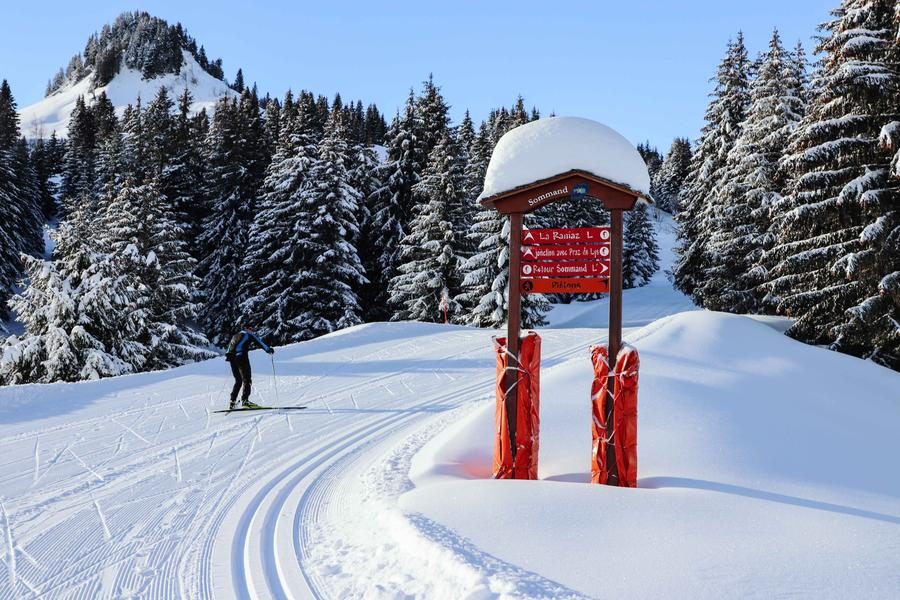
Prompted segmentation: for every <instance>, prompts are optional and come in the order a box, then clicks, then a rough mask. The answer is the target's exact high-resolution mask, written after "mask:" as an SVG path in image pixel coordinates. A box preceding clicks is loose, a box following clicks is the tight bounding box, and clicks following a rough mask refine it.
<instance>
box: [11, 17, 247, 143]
mask: <svg viewBox="0 0 900 600" xmlns="http://www.w3.org/2000/svg"><path fill="white" fill-rule="evenodd" d="M161 88H166V89H167V90H168V91H169V92H170V94H171V95H172V96H173V97H175V96H179V95H180V94H181V93H182V92H183V91H184V90H185V89H187V90H188V91H189V92H190V93H191V96H192V97H193V100H194V102H193V104H192V109H193V110H194V111H195V112H199V111H200V110H201V109H203V108H211V107H212V106H213V105H214V104H215V102H216V100H217V99H219V98H221V97H222V96H226V95H234V96H236V95H237V94H236V92H234V90H233V89H231V88H230V87H229V85H228V84H227V83H226V82H225V81H224V77H223V74H222V61H221V59H216V60H212V61H211V60H209V59H208V58H207V56H206V51H205V49H204V48H203V46H200V47H199V48H198V46H197V42H196V41H195V40H194V39H193V38H192V37H190V36H189V35H188V34H187V32H186V31H185V30H184V28H183V27H182V26H181V24H180V23H178V24H176V25H169V24H168V23H166V22H165V21H163V20H162V19H159V18H156V17H153V16H151V15H149V14H148V13H145V12H126V13H123V14H122V15H120V16H119V17H118V18H117V19H116V20H115V22H114V23H113V24H112V25H105V26H104V27H103V29H102V30H101V32H100V33H99V34H97V33H95V34H93V35H92V36H91V37H90V38H89V39H88V42H87V44H86V45H85V49H84V52H83V53H79V54H76V55H75V56H74V57H73V58H72V59H71V60H70V61H69V64H68V66H67V67H66V69H65V70H63V69H60V70H59V72H58V73H57V74H56V75H55V76H54V77H53V78H52V79H51V80H50V81H49V82H48V84H47V95H46V97H45V98H44V99H43V100H41V101H39V102H36V103H35V104H32V105H31V106H27V107H25V108H23V109H22V110H20V111H19V114H20V117H21V123H22V132H23V134H24V135H25V136H26V137H28V138H39V137H48V136H50V134H51V133H54V132H55V133H56V134H57V135H58V136H63V137H65V136H66V135H67V134H68V125H69V118H70V116H71V114H72V110H73V109H74V108H75V103H76V102H77V100H78V98H79V97H80V96H84V98H85V101H86V102H87V103H88V104H91V103H92V102H94V101H95V100H96V98H98V97H99V96H100V95H101V93H103V92H105V93H106V95H107V97H108V98H109V99H110V101H111V102H112V103H113V105H114V106H115V107H116V110H117V112H118V114H120V115H121V113H122V112H123V111H124V109H125V107H126V106H127V105H129V104H134V103H135V102H136V101H137V99H138V98H139V97H140V98H141V99H142V100H147V101H149V100H151V99H152V98H153V97H154V96H155V95H156V94H157V92H159V90H160V89H161Z"/></svg>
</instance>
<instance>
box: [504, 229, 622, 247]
mask: <svg viewBox="0 0 900 600" xmlns="http://www.w3.org/2000/svg"><path fill="white" fill-rule="evenodd" d="M611 237H612V235H611V232H610V230H609V227H574V228H571V229H526V230H525V231H523V232H522V243H523V244H608V243H609V241H610V239H611Z"/></svg>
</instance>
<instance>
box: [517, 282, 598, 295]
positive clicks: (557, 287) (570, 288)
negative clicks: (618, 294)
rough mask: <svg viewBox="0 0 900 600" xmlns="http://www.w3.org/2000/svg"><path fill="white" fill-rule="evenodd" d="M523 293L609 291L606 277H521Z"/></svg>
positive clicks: (591, 292) (595, 292)
mask: <svg viewBox="0 0 900 600" xmlns="http://www.w3.org/2000/svg"><path fill="white" fill-rule="evenodd" d="M521 289H522V292H523V293H525V294H528V293H534V294H564V293H566V294H604V293H606V292H608V291H609V280H608V279H576V278H561V279H523V280H522V283H521Z"/></svg>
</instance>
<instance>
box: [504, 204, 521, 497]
mask: <svg viewBox="0 0 900 600" xmlns="http://www.w3.org/2000/svg"><path fill="white" fill-rule="evenodd" d="M521 271H522V213H512V214H510V215H509V314H508V316H507V319H506V323H507V325H506V355H507V357H506V366H507V368H508V370H507V371H506V425H507V430H508V431H509V446H510V448H509V450H510V453H511V456H512V460H513V465H515V464H516V416H517V415H518V405H519V403H518V389H517V387H516V384H517V383H518V381H519V372H518V371H517V369H518V368H519V366H520V365H519V332H520V330H521V328H522V290H521V277H520V276H521ZM515 477H516V475H515V469H513V474H512V478H513V479H515Z"/></svg>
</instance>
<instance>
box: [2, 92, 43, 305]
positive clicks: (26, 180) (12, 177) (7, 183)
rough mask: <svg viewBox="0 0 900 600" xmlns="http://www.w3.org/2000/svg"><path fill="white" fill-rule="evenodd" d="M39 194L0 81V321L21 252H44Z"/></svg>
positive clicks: (17, 274)
mask: <svg viewBox="0 0 900 600" xmlns="http://www.w3.org/2000/svg"><path fill="white" fill-rule="evenodd" d="M42 225H43V214H42V211H41V207H40V191H39V190H38V187H37V179H36V177H35V174H34V170H33V169H32V167H31V164H30V162H29V156H28V148H27V146H26V145H25V141H24V140H20V139H19V115H18V113H17V112H16V103H15V99H14V98H13V95H12V91H11V89H10V87H9V84H8V83H7V82H6V80H5V79H4V80H3V81H2V82H0V319H2V318H4V317H5V316H6V315H7V310H6V309H7V306H6V301H7V299H8V298H9V294H10V293H11V292H12V289H13V286H14V285H15V283H16V282H17V280H18V279H19V277H20V276H21V274H22V264H21V261H20V260H19V254H20V253H26V254H39V253H40V252H42V251H43V237H42V235H41V227H42Z"/></svg>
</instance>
